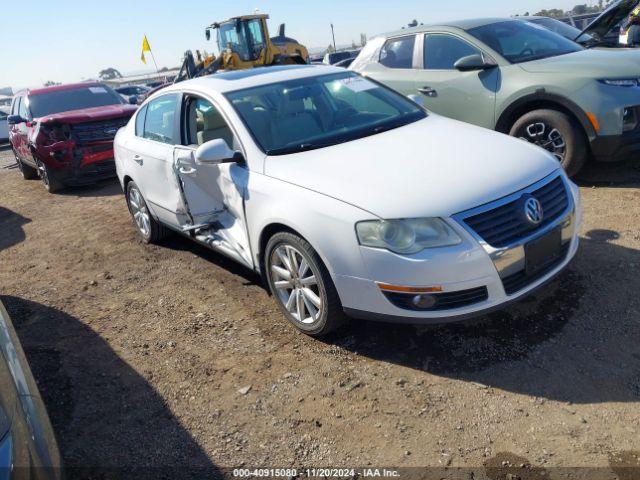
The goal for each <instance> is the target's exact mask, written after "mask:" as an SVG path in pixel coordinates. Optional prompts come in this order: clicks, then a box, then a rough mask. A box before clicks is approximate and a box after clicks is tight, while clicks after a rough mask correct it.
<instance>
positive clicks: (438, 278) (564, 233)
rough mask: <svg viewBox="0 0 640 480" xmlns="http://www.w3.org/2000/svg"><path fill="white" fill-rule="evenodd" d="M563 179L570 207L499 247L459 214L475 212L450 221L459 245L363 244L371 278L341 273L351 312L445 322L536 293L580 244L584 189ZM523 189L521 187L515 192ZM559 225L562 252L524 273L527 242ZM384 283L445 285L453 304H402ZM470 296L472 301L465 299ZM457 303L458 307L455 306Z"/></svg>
mask: <svg viewBox="0 0 640 480" xmlns="http://www.w3.org/2000/svg"><path fill="white" fill-rule="evenodd" d="M555 176H557V174H555ZM549 178H550V177H547V179H544V180H543V181H541V182H537V183H536V184H534V185H532V186H531V187H530V188H529V189H525V191H527V190H534V189H535V188H536V186H537V185H538V184H541V183H542V182H547V181H549ZM563 181H565V187H566V191H567V195H568V197H569V203H568V205H567V208H566V210H565V211H564V212H563V213H562V214H561V215H560V216H559V218H557V219H556V220H555V221H553V222H552V223H549V224H548V225H545V226H544V228H540V229H539V230H537V231H535V233H534V234H532V235H530V236H527V237H526V238H523V239H522V241H521V242H518V243H515V244H511V245H508V246H507V247H503V248H494V247H492V246H490V245H487V244H486V243H484V242H483V241H482V240H481V239H478V238H477V236H476V235H475V234H474V233H473V232H472V231H471V230H469V229H468V228H466V227H465V226H464V225H463V222H461V221H460V218H459V217H460V216H465V215H469V212H463V213H462V214H460V215H456V216H454V217H453V218H452V219H451V221H450V226H451V227H452V228H454V229H455V230H456V231H457V232H458V234H459V235H460V236H461V238H462V239H463V242H462V244H460V245H457V246H455V247H450V248H443V249H431V250H425V251H423V252H422V253H421V254H418V255H414V256H410V257H407V256H401V255H395V254H392V253H390V252H388V251H385V250H378V249H371V248H366V247H362V248H361V254H362V257H363V262H364V264H365V265H366V266H367V267H368V270H369V271H368V275H367V277H368V278H357V277H353V276H346V275H336V278H335V283H336V287H337V289H338V292H340V294H341V300H342V304H343V307H344V310H345V313H347V315H349V316H352V317H355V318H364V319H369V320H382V321H390V322H400V323H420V324H430V323H432V324H439V323H448V322H453V321H459V320H463V319H466V318H469V317H474V316H479V315H482V314H485V313H487V312H489V311H492V310H495V309H498V308H503V307H504V306H505V305H506V304H508V303H511V302H513V301H516V300H518V299H520V298H522V297H524V296H526V295H528V294H530V293H531V292H533V291H534V290H536V289H537V288H539V287H540V286H541V285H543V284H545V283H547V282H548V281H550V280H551V279H552V278H553V277H555V276H556V275H558V274H559V273H560V272H561V271H562V270H563V269H564V268H565V267H566V266H567V265H568V264H569V263H570V262H571V260H572V259H573V257H574V256H575V254H576V252H577V250H578V244H579V238H578V232H579V230H580V223H581V218H582V217H581V216H582V211H581V204H580V197H579V192H578V189H577V187H575V186H574V185H573V184H570V183H569V182H568V181H566V180H563ZM522 193H523V192H517V193H516V194H514V197H515V196H518V195H521V194H522ZM480 208H485V207H480ZM556 229H559V230H560V232H561V241H562V245H563V249H562V251H561V252H562V255H561V256H560V257H558V258H557V259H555V260H554V261H553V262H552V263H550V264H549V265H548V266H547V267H546V268H544V269H541V270H540V271H538V272H537V273H536V274H535V275H532V276H529V277H527V276H526V275H525V274H524V272H525V271H526V270H525V247H524V245H525V243H528V242H530V241H532V240H535V239H537V238H541V237H544V236H545V235H547V234H549V233H550V232H551V231H553V230H556ZM380 283H383V284H388V285H408V286H415V287H432V286H437V287H438V288H440V289H441V295H442V297H441V298H443V299H444V303H446V304H447V305H446V306H447V308H444V309H438V308H434V309H432V310H429V311H425V310H419V309H411V308H406V306H405V308H400V307H401V306H402V302H397V301H396V302H394V301H392V300H391V299H390V296H389V294H388V292H387V293H384V292H383V291H382V290H381V288H380V287H379V284H380ZM347 292H348V294H346V293H347ZM485 292H486V293H485ZM436 297H437V294H436ZM460 299H462V300H463V301H460ZM465 299H466V300H469V299H470V300H472V302H466V303H465V301H464V300H465ZM456 302H459V303H456ZM436 305H437V304H436ZM452 305H453V306H454V308H449V307H451V306H452ZM458 305H459V306H458Z"/></svg>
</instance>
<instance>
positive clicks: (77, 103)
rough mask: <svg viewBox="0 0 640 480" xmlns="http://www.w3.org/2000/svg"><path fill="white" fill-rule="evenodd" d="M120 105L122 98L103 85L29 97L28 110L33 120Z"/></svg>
mask: <svg viewBox="0 0 640 480" xmlns="http://www.w3.org/2000/svg"><path fill="white" fill-rule="evenodd" d="M122 103H123V102H122V97H120V95H118V94H117V93H116V92H114V91H113V90H111V89H110V88H109V87H107V86H104V85H91V86H87V87H81V88H74V89H73V90H59V91H54V92H49V93H41V94H39V95H30V96H29V109H30V110H31V115H33V117H34V118H40V117H46V116H47V115H51V114H54V113H60V112H70V111H72V110H82V109H85V108H94V107H104V106H105V105H121V104H122Z"/></svg>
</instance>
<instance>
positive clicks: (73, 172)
mask: <svg viewBox="0 0 640 480" xmlns="http://www.w3.org/2000/svg"><path fill="white" fill-rule="evenodd" d="M136 108H137V107H136V106H134V105H126V104H125V103H124V101H123V100H122V97H121V96H120V95H118V94H117V93H116V92H115V91H113V90H112V89H111V88H109V87H108V86H106V85H104V84H102V83H96V82H92V83H79V84H73V85H60V86H56V87H48V88H41V89H34V90H23V91H20V92H18V93H17V94H16V96H15V97H14V99H13V103H12V105H11V114H10V115H9V117H8V118H7V122H8V124H9V139H10V141H11V148H12V149H13V153H14V155H15V157H16V161H17V162H18V166H19V167H20V171H21V172H22V175H23V177H24V178H25V179H32V178H37V177H38V176H39V177H40V178H41V179H42V182H43V183H44V185H45V187H46V188H47V190H48V191H49V192H55V191H57V190H60V189H61V188H63V187H65V186H67V185H68V186H72V185H86V184H90V183H94V182H96V181H98V180H101V179H104V178H109V177H114V176H115V174H116V170H115V163H114V160H113V138H114V137H115V136H116V133H117V131H118V129H119V128H120V127H123V126H125V125H126V124H127V122H128V121H129V118H131V116H132V115H133V113H134V112H135V111H136Z"/></svg>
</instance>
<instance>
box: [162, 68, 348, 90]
mask: <svg viewBox="0 0 640 480" xmlns="http://www.w3.org/2000/svg"><path fill="white" fill-rule="evenodd" d="M346 71H347V70H345V69H344V68H339V67H331V66H328V65H280V66H276V67H259V68H252V69H248V70H233V71H229V72H221V73H215V74H213V75H208V76H206V77H200V78H194V79H192V80H187V81H185V82H180V83H177V84H176V85H174V86H170V87H167V88H166V89H162V90H161V91H162V92H168V91H171V90H182V89H184V88H188V87H194V88H197V89H205V90H209V89H212V90H216V91H218V92H221V93H226V92H232V91H235V90H243V89H245V88H251V87H256V86H259V85H267V84H270V83H277V82H283V81H287V80H295V79H296V78H306V77H314V76H318V75H323V74H324V75H326V74H331V73H340V72H346Z"/></svg>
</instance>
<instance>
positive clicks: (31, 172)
mask: <svg viewBox="0 0 640 480" xmlns="http://www.w3.org/2000/svg"><path fill="white" fill-rule="evenodd" d="M13 155H14V156H15V157H16V163H17V164H18V170H20V173H22V178H24V179H25V180H35V179H36V178H38V169H37V168H33V167H31V166H29V165H26V164H25V163H24V162H23V161H22V160H20V157H18V155H16V152H13Z"/></svg>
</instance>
